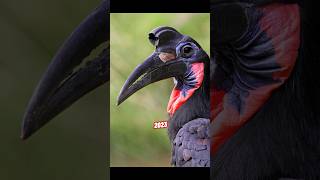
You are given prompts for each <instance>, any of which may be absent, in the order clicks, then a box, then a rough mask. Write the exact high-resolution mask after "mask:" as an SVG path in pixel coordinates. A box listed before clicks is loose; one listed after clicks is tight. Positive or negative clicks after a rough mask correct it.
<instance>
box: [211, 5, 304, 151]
mask: <svg viewBox="0 0 320 180" xmlns="http://www.w3.org/2000/svg"><path fill="white" fill-rule="evenodd" d="M259 10H260V11H261V12H262V13H263V16H262V18H261V19H260V21H259V22H260V23H259V26H260V29H261V30H262V31H263V32H265V33H266V34H267V36H268V38H269V39H270V40H271V44H272V46H273V49H274V52H275V54H274V58H275V60H276V63H277V64H278V65H279V66H280V67H281V68H279V69H277V70H276V71H274V72H273V73H272V78H273V79H274V80H275V82H274V83H269V84H267V85H264V86H261V87H258V88H255V89H248V95H247V96H244V95H242V94H240V93H239V96H244V98H242V99H241V104H240V105H239V106H242V105H243V107H241V108H240V109H241V113H240V112H239V110H238V109H237V108H235V107H234V106H232V105H231V104H230V101H232V100H233V99H232V97H231V95H230V94H231V93H229V92H225V91H223V90H217V89H214V88H212V89H211V90H210V91H211V92H210V93H211V120H212V121H211V132H212V140H211V154H212V155H214V154H215V153H216V152H217V151H218V149H219V147H221V145H223V144H224V143H225V142H226V141H227V140H228V139H229V138H230V137H231V136H232V135H234V134H235V133H236V132H237V130H238V129H239V128H241V126H243V125H244V124H245V123H246V122H247V121H248V120H250V119H251V118H252V116H254V114H255V113H256V112H258V111H259V109H260V108H261V107H262V106H263V105H264V104H265V103H266V101H267V100H268V99H269V97H270V96H271V94H272V93H273V91H275V90H276V89H277V88H279V87H280V86H281V85H282V84H283V83H284V82H285V81H286V80H287V79H288V78H289V76H290V74H291V71H292V69H293V67H294V64H295V61H296V59H297V55H298V49H299V44H300V14H299V7H298V5H296V4H280V3H274V4H270V5H266V6H263V7H260V8H259ZM239 92H240V91H239ZM233 95H234V94H233Z"/></svg>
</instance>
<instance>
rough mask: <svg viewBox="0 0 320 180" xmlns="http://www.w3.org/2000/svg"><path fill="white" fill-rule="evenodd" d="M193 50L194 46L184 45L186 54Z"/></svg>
mask: <svg viewBox="0 0 320 180" xmlns="http://www.w3.org/2000/svg"><path fill="white" fill-rule="evenodd" d="M191 51H192V48H191V47H189V46H188V47H184V48H183V53H185V54H188V53H190V52H191Z"/></svg>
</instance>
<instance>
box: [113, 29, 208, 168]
mask: <svg viewBox="0 0 320 180" xmlns="http://www.w3.org/2000/svg"><path fill="white" fill-rule="evenodd" d="M149 40H150V42H151V44H152V45H153V46H155V51H154V52H153V53H152V54H151V55H150V56H149V57H148V58H147V59H146V60H145V61H144V62H143V63H142V64H140V65H138V66H137V67H136V69H135V70H134V71H133V72H132V73H131V74H130V76H129V77H128V79H127V80H126V82H125V84H124V85H123V87H122V89H121V92H120V94H119V97H118V105H119V104H121V103H122V102H123V101H125V100H126V99H127V98H128V97H129V96H131V95H132V94H134V93H135V92H137V91H138V90H140V89H141V88H143V87H145V86H147V85H149V84H151V83H154V82H157V81H160V80H163V79H167V78H171V77H173V78H174V83H175V86H174V88H173V90H172V93H171V96H170V100H169V103H168V106H167V111H168V113H169V121H168V124H169V125H168V134H169V139H170V141H171V144H172V162H171V163H172V164H173V165H175V166H188V167H190V166H191V167H195V166H201V167H203V166H207V167H208V166H209V165H210V136H209V127H210V126H209V125H210V120H209V116H210V95H209V90H210V89H209V78H210V77H209V68H210V66H209V64H210V63H209V61H210V59H209V56H208V55H207V54H206V52H205V51H204V50H203V49H202V48H201V46H200V45H199V44H198V43H197V42H196V41H195V40H194V39H192V38H191V37H189V36H187V35H183V34H181V33H179V32H178V31H177V30H176V29H174V28H172V27H166V26H163V27H158V28H156V29H154V30H152V31H151V32H150V33H149Z"/></svg>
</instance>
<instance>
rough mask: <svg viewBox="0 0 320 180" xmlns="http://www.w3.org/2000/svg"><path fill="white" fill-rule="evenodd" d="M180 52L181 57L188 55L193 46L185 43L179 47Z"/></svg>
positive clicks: (190, 53) (191, 52)
mask: <svg viewBox="0 0 320 180" xmlns="http://www.w3.org/2000/svg"><path fill="white" fill-rule="evenodd" d="M181 54H182V56H183V57H190V56H192V54H193V48H192V46H190V45H185V46H183V47H182V48H181Z"/></svg>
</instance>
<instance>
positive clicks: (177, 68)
mask: <svg viewBox="0 0 320 180" xmlns="http://www.w3.org/2000/svg"><path fill="white" fill-rule="evenodd" d="M186 71H187V64H186V63H185V62H184V61H181V60H172V61H168V62H165V63H164V62H162V61H161V60H160V58H159V57H158V53H153V54H152V55H151V56H150V57H148V58H147V59H146V60H145V61H144V62H143V63H142V64H140V65H138V66H137V67H136V69H135V70H134V71H133V72H132V73H131V74H130V76H129V78H128V79H127V80H126V82H125V84H124V85H123V87H122V89H121V91H120V95H119V97H118V105H120V104H121V103H122V102H123V101H125V100H126V99H127V98H128V97H130V96H131V95H132V94H134V93H135V92H137V91H138V90H140V89H142V88H143V87H145V86H147V85H149V84H151V83H154V82H157V81H160V80H163V79H167V78H170V77H181V76H183V75H184V73H185V72H186ZM141 76H142V77H141ZM139 78H140V79H139Z"/></svg>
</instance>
